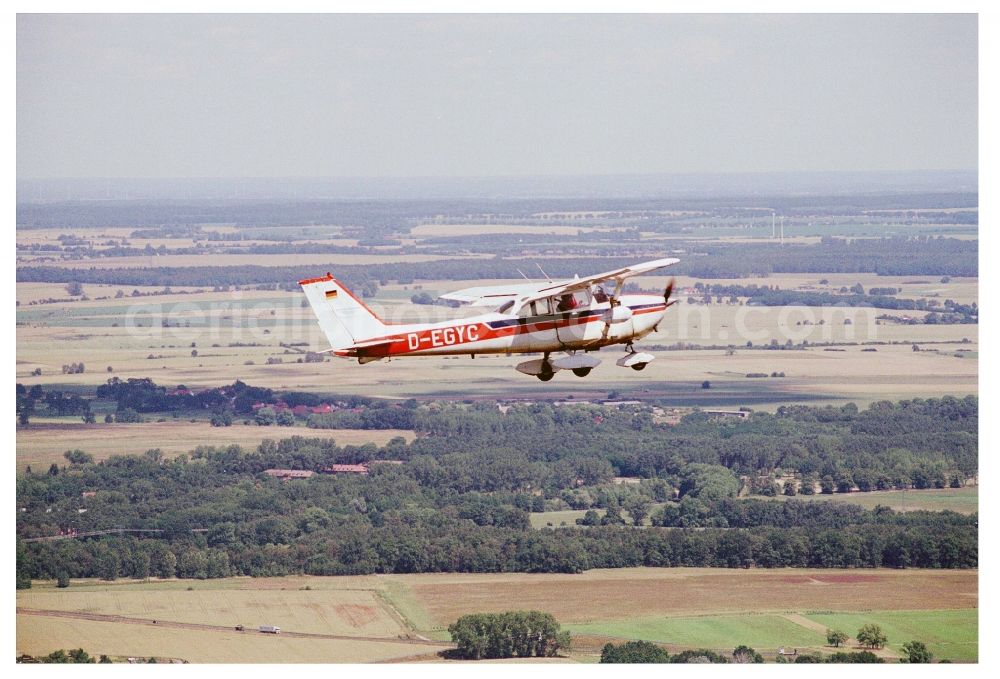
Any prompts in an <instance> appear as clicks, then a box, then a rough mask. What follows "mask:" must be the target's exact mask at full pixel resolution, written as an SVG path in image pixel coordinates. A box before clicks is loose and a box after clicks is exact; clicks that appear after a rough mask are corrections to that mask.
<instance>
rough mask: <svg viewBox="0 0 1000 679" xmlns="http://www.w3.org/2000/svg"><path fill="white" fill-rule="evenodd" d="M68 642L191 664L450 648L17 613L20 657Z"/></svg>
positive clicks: (365, 658)
mask: <svg viewBox="0 0 1000 679" xmlns="http://www.w3.org/2000/svg"><path fill="white" fill-rule="evenodd" d="M67 646H72V647H73V648H84V649H93V652H96V653H98V654H102V653H103V654H107V655H109V656H112V657H118V658H127V657H131V656H140V657H149V656H155V657H156V658H158V659H160V661H161V662H162V661H163V659H167V658H169V659H176V660H184V661H187V662H193V663H361V662H383V661H390V660H400V659H403V658H407V657H412V656H417V657H422V656H423V655H424V654H427V653H429V652H430V653H434V652H436V651H440V650H444V649H445V648H447V647H448V646H447V645H446V644H441V645H440V646H433V645H424V644H421V645H414V644H408V643H405V642H402V641H393V640H386V641H367V640H363V639H316V638H301V637H300V638H295V637H289V636H288V635H282V634H278V635H264V634H259V633H254V632H236V631H225V632H223V631H216V632H212V633H206V632H204V631H202V630H198V629H172V628H162V629H156V631H155V633H153V634H151V633H150V627H148V626H146V625H131V624H122V623H111V622H96V621H90V620H73V619H64V618H53V617H48V616H45V617H42V616H31V615H18V616H17V653H18V655H20V654H22V653H27V654H29V655H45V654H47V653H50V652H51V651H52V650H54V649H57V648H66V647H67ZM88 652H91V651H89V650H88Z"/></svg>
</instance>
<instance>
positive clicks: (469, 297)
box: [438, 281, 565, 307]
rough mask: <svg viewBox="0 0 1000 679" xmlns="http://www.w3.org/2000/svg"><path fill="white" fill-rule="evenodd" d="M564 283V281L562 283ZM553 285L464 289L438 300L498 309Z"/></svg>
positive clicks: (521, 284)
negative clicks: (506, 303)
mask: <svg viewBox="0 0 1000 679" xmlns="http://www.w3.org/2000/svg"><path fill="white" fill-rule="evenodd" d="M563 282H565V281H563ZM549 285H553V283H550V282H548V281H545V282H540V283H514V284H512V285H480V286H478V287H474V288H464V289H462V290H456V291H455V292H449V293H447V294H445V295H441V296H440V297H438V299H443V300H447V301H449V302H458V303H459V304H467V305H469V306H492V307H498V306H500V305H501V304H503V303H505V302H507V301H510V300H512V299H519V298H521V297H524V296H525V295H534V294H536V293H537V292H538V290H539V288H541V287H542V286H549Z"/></svg>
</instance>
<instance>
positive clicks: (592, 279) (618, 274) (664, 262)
mask: <svg viewBox="0 0 1000 679" xmlns="http://www.w3.org/2000/svg"><path fill="white" fill-rule="evenodd" d="M679 261H681V260H679V259H676V258H674V257H668V258H666V259H654V260H651V261H649V262H642V263H641V264H634V265H632V266H626V267H623V268H621V269H615V270H614V271H605V272H604V273H599V274H596V275H594V276H584V277H583V278H574V279H573V280H571V281H563V282H556V283H549V284H547V285H545V286H544V287H541V288H538V291H537V292H536V293H535V294H534V295H532V296H531V297H529V298H528V299H526V300H524V302H525V303H527V302H531V301H534V300H537V299H542V298H544V297H552V296H553V295H561V294H562V293H564V292H575V291H576V290H584V289H586V288H589V287H590V286H591V285H594V284H595V283H605V282H607V281H614V282H615V285H616V286H621V285H622V284H624V282H625V280H626V279H627V278H631V277H633V276H641V275H642V274H645V273H649V272H650V271H656V270H657V269H662V268H664V267H667V266H672V265H674V264H676V263H677V262H679Z"/></svg>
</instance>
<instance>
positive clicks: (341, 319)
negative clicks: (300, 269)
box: [299, 273, 385, 350]
mask: <svg viewBox="0 0 1000 679" xmlns="http://www.w3.org/2000/svg"><path fill="white" fill-rule="evenodd" d="M299 285H301V286H302V291H303V292H305V294H306V299H307V300H309V306H310V307H312V310H313V314H315V315H316V319H317V320H318V321H319V327H320V329H321V330H322V331H323V334H324V335H326V338H327V339H328V340H329V341H330V347H331V348H332V349H334V350H339V349H346V348H348V347H350V346H352V345H354V344H355V343H357V342H363V341H365V340H369V339H372V338H374V337H382V336H384V335H385V323H383V322H382V320H381V319H380V318H379V317H378V316H376V315H375V314H374V312H372V310H371V309H369V308H368V307H367V306H366V305H365V304H364V302H362V301H361V300H359V299H358V298H357V297H355V296H354V294H353V293H352V292H351V291H350V290H348V289H347V288H346V287H344V284H343V283H341V282H340V281H338V280H337V279H336V278H334V277H333V276H332V275H331V274H329V273H328V274H327V275H326V276H323V277H321V278H308V279H306V280H302V281H299Z"/></svg>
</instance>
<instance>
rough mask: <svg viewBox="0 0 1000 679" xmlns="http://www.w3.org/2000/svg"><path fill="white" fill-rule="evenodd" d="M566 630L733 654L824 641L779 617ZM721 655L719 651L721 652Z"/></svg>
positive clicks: (633, 622) (581, 626) (665, 620)
mask: <svg viewBox="0 0 1000 679" xmlns="http://www.w3.org/2000/svg"><path fill="white" fill-rule="evenodd" d="M567 627H568V628H569V629H570V630H572V631H573V632H575V633H579V634H595V635H600V636H609V637H618V638H621V639H644V640H646V641H656V642H660V643H664V644H670V645H671V646H686V647H695V648H713V649H721V650H722V651H726V650H728V651H732V649H733V648H735V647H736V646H738V645H739V644H746V645H748V646H752V647H753V648H755V649H757V650H758V651H761V652H766V651H770V652H774V651H776V650H777V649H778V648H779V647H781V646H790V647H798V648H811V647H820V646H822V645H823V644H824V643H825V639H824V638H823V636H822V635H821V634H819V633H818V632H817V631H815V630H810V629H807V628H805V627H803V626H801V625H798V624H796V623H794V622H792V621H790V620H788V619H786V618H784V617H782V616H780V615H713V616H703V617H683V618H641V619H635V620H613V621H607V622H595V623H587V624H571V625H567ZM720 652H721V651H720Z"/></svg>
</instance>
